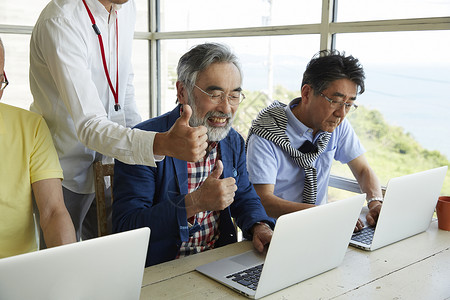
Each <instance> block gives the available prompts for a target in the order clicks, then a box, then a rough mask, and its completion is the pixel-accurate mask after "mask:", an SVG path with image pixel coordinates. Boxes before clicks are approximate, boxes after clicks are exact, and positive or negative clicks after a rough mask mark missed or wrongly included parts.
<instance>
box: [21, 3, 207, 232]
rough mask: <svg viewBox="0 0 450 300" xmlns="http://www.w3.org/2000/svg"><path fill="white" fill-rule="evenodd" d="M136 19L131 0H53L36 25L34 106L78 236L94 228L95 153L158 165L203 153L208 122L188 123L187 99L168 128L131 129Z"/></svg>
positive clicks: (32, 57) (135, 120) (137, 119)
mask: <svg viewBox="0 0 450 300" xmlns="http://www.w3.org/2000/svg"><path fill="white" fill-rule="evenodd" d="M135 19H136V7H135V3H134V0H129V1H128V0H79V1H73V0H52V1H51V2H50V3H49V4H48V5H47V6H46V7H45V8H44V10H43V11H42V13H41V15H40V17H39V19H38V21H37V23H36V25H35V27H34V29H33V33H32V37H31V42H30V87H31V92H32V94H33V97H34V102H33V103H32V105H31V108H30V109H31V110H32V111H35V112H38V113H40V114H41V115H43V116H44V118H45V120H46V121H47V124H48V126H49V129H50V132H51V134H52V137H53V141H54V143H55V146H56V150H57V152H58V155H59V159H60V162H61V166H62V168H63V171H64V181H63V192H64V199H65V203H66V206H67V209H68V210H69V213H70V215H71V217H72V221H73V222H74V225H75V230H76V233H77V239H78V240H79V239H80V237H81V238H83V239H89V238H93V237H96V236H97V221H96V214H95V211H93V212H92V213H89V216H91V215H92V217H86V215H87V213H88V210H89V208H90V207H91V204H92V202H93V200H94V198H95V194H94V176H93V170H92V164H93V162H94V161H97V160H103V161H104V162H105V161H111V162H112V159H110V158H109V157H111V158H116V159H118V160H120V161H122V162H124V163H127V164H139V165H147V166H152V167H155V166H156V164H155V160H157V161H158V160H161V159H163V158H164V156H165V155H167V156H172V157H175V158H179V159H181V160H187V161H197V160H199V159H200V158H201V157H203V156H204V155H205V154H206V151H205V149H206V147H207V143H206V139H207V136H206V128H205V127H204V126H200V127H196V128H191V127H190V126H189V118H190V115H191V113H192V110H191V108H190V107H189V106H188V105H185V106H184V114H183V115H182V116H181V117H180V118H179V119H178V120H177V122H176V123H175V124H174V125H173V127H171V129H170V130H169V131H167V132H163V133H156V132H149V131H142V130H138V129H131V127H133V126H134V125H136V124H138V123H139V122H140V121H141V117H140V115H139V113H138V110H137V107H136V103H135V100H134V87H133V82H132V81H133V70H132V65H131V55H132V49H131V45H132V43H133V35H134V25H135ZM85 219H86V221H85ZM83 223H84V224H83Z"/></svg>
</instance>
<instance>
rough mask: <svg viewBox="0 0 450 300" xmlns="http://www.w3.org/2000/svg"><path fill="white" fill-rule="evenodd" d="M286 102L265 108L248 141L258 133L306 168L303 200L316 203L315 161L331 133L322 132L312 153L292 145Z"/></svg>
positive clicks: (252, 128)
mask: <svg viewBox="0 0 450 300" xmlns="http://www.w3.org/2000/svg"><path fill="white" fill-rule="evenodd" d="M285 107H286V104H283V103H280V102H278V101H274V102H273V103H272V104H271V105H270V106H268V107H266V108H265V109H263V110H262V111H261V112H260V113H259V114H258V116H257V117H256V119H255V120H253V121H252V127H251V128H250V130H249V132H248V137H247V143H248V140H249V138H250V136H251V135H252V134H256V135H258V136H260V137H262V138H264V139H266V140H268V141H271V142H272V143H274V144H275V145H277V146H278V147H280V148H281V149H282V150H283V151H285V152H287V153H288V154H289V156H290V157H291V158H292V159H293V161H294V162H295V163H296V164H297V165H298V166H299V167H301V168H303V169H304V170H305V185H304V188H303V202H305V203H309V204H315V203H316V197H317V171H316V168H314V167H313V166H312V164H313V162H314V161H315V160H316V159H317V157H319V155H320V154H322V153H323V151H325V148H326V146H327V144H328V141H329V140H330V137H331V133H329V132H322V133H320V136H319V138H318V139H317V150H315V151H313V152H310V153H302V152H300V151H299V150H298V149H295V148H293V147H292V146H291V143H290V141H289V138H288V136H287V135H286V127H287V123H288V119H287V116H286V112H285Z"/></svg>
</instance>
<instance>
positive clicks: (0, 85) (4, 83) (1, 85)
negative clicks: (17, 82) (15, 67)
mask: <svg viewBox="0 0 450 300" xmlns="http://www.w3.org/2000/svg"><path fill="white" fill-rule="evenodd" d="M8 84H9V81H8V78H6V73H5V71H3V80H2V81H1V82H0V91H3V90H4V89H5V88H6V87H7V86H8Z"/></svg>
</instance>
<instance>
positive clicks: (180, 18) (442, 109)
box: [0, 0, 450, 197]
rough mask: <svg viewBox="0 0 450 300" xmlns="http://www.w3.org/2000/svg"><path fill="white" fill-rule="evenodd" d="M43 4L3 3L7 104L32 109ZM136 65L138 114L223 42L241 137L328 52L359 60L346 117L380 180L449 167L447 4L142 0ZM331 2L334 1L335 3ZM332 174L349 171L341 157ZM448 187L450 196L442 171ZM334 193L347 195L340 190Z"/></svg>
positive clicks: (152, 107)
mask: <svg viewBox="0 0 450 300" xmlns="http://www.w3.org/2000/svg"><path fill="white" fill-rule="evenodd" d="M47 1H48V0H35V1H28V3H27V5H25V6H24V5H23V2H18V1H15V2H14V1H7V2H5V3H3V4H2V9H1V10H0V35H1V36H2V39H3V41H4V43H5V46H6V70H7V73H8V78H9V79H10V81H11V85H10V86H8V88H7V90H5V94H4V97H3V101H5V102H7V103H10V104H12V105H17V106H20V107H24V108H28V107H29V104H30V103H31V101H32V98H31V93H30V92H29V85H28V66H29V57H28V55H29V53H28V48H29V38H30V33H31V30H32V26H33V24H34V22H35V21H36V19H37V17H38V15H39V13H40V11H41V9H42V8H43V7H44V6H45V5H46V2H47ZM135 2H136V7H137V10H138V11H137V16H138V17H137V23H136V35H135V37H136V40H135V43H134V52H133V64H134V70H135V87H136V101H137V102H138V107H139V109H140V112H141V115H142V117H143V119H146V118H148V117H149V116H156V115H158V114H161V113H164V112H166V111H169V110H171V109H172V108H173V107H174V105H175V100H176V93H175V89H174V86H175V81H176V65H177V62H178V59H179V57H180V56H181V55H182V54H183V53H184V52H186V51H187V50H188V49H189V48H190V47H192V46H194V45H196V44H198V43H203V42H205V41H214V42H223V43H226V44H228V45H230V46H231V48H232V49H233V50H234V51H235V52H236V53H237V55H238V56H239V57H240V59H241V62H242V66H243V70H244V84H243V87H244V90H245V93H246V95H247V96H248V97H247V99H246V100H245V101H244V103H242V104H241V106H240V108H239V110H238V118H237V120H236V124H235V127H236V129H237V130H238V131H239V132H240V133H241V134H242V135H243V136H246V134H247V130H248V127H249V125H250V122H251V120H252V119H253V118H254V117H255V116H256V113H257V112H258V111H259V110H260V109H261V108H262V107H264V106H266V105H267V104H268V103H270V102H271V101H273V100H274V99H277V100H281V101H283V102H288V101H289V100H290V99H292V98H293V97H296V96H298V95H299V90H300V83H301V77H302V73H303V71H304V68H305V66H306V63H307V62H308V61H309V59H310V58H311V57H312V56H313V55H314V54H315V53H317V52H318V51H319V50H321V49H325V48H330V47H334V48H336V49H338V50H340V51H345V52H346V53H347V54H352V55H354V56H355V57H357V58H359V59H360V61H361V63H362V64H363V66H364V67H365V71H366V77H367V80H366V87H367V89H366V92H365V93H364V94H362V95H361V96H359V98H358V103H359V104H360V106H361V107H360V108H359V109H358V110H357V111H355V112H353V113H351V115H349V116H348V118H349V119H350V121H351V122H352V124H353V125H354V127H355V130H356V131H357V133H358V134H359V136H360V138H361V140H362V142H363V144H364V146H365V148H366V149H367V157H368V159H369V161H370V163H371V165H372V166H373V167H374V169H375V171H376V173H377V174H378V175H379V177H380V179H381V181H382V183H383V184H386V183H387V181H388V179H389V178H391V177H394V176H398V175H402V174H406V173H411V172H415V171H421V170H424V169H427V168H432V167H437V166H441V165H444V164H447V165H448V164H449V159H450V140H449V139H448V138H447V136H448V128H449V126H448V125H447V124H446V117H447V116H449V115H450V99H448V98H449V97H450V96H448V95H450V77H449V76H448V71H449V70H450V58H449V56H448V55H447V54H446V52H447V49H449V47H450V2H449V1H447V0H413V1H406V0H399V1H391V0H376V1H375V0H367V1H360V0H339V1H333V0H322V1H309V0H299V1H290V0H248V1H235V0H230V1H227V2H226V3H224V2H223V1H217V0H193V1H184V0H172V1H161V0H135ZM335 2H336V5H337V6H336V7H335ZM332 172H333V173H334V174H338V175H341V176H345V177H350V178H352V175H351V173H350V172H349V170H348V168H347V167H346V166H342V165H340V164H339V163H337V164H336V165H335V166H333V170H332ZM442 194H450V175H447V178H446V182H445V186H444V189H443V190H442ZM337 197H341V196H340V195H339V196H337Z"/></svg>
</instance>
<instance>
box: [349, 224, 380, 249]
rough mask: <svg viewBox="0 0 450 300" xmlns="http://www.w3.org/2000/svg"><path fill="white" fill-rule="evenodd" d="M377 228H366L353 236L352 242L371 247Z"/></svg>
mask: <svg viewBox="0 0 450 300" xmlns="http://www.w3.org/2000/svg"><path fill="white" fill-rule="evenodd" d="M374 232H375V227H370V226H367V227H364V228H363V229H361V231H358V232H355V233H353V235H352V240H354V241H357V242H361V243H364V244H368V245H370V244H371V243H372V239H373V234H374Z"/></svg>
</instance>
